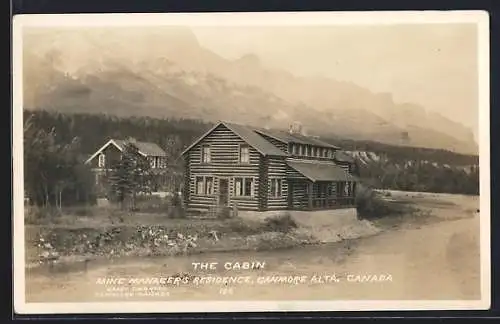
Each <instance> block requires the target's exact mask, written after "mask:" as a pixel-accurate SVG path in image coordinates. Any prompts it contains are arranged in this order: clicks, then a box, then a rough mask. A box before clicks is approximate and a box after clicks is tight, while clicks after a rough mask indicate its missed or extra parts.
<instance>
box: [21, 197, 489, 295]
mask: <svg viewBox="0 0 500 324" xmlns="http://www.w3.org/2000/svg"><path fill="white" fill-rule="evenodd" d="M422 199H423V198H422ZM425 199H427V203H428V206H432V209H433V210H434V211H435V212H436V213H437V214H438V215H441V216H442V218H443V219H446V220H445V221H440V222H434V223H429V224H425V225H421V224H420V225H418V226H408V227H402V228H400V229H398V230H392V231H386V232H384V233H382V234H379V235H377V236H373V237H369V238H365V239H359V240H353V241H344V242H341V243H333V244H325V245H320V246H307V247H301V248H294V249H288V250H277V251H271V252H238V253H232V252H231V253H218V254H203V255H193V256H189V257H171V258H149V259H140V260H139V259H119V260H117V261H109V262H107V263H104V264H103V263H101V264H97V263H96V264H91V265H90V266H89V268H88V269H87V271H81V270H82V269H80V271H71V272H65V273H56V272H50V273H49V272H47V273H30V272H29V271H27V276H26V301H27V302H78V301H95V302H96V301H122V300H187V299H189V300H191V301H192V300H216V299H220V300H299V299H300V300H315V299H317V300H320V299H323V300H325V299H328V300H338V299H344V300H345V299H357V300H359V299H364V300H368V299H370V300H374V299H376V300H384V299H385V300H387V299H403V300H417V299H426V300H429V299H435V300H438V299H441V300H444V299H447V300H452V299H455V300H464V299H479V298H480V260H479V252H480V250H479V214H478V213H476V212H472V211H475V210H476V209H475V206H477V199H476V200H474V199H472V198H471V199H469V198H456V197H454V198H453V199H454V202H450V203H445V204H442V205H440V206H437V205H435V204H434V205H433V203H435V201H436V199H434V201H432V199H431V200H429V199H428V198H425ZM464 199H465V200H464ZM439 200H440V201H443V199H439ZM422 204H424V203H423V202H422ZM429 208H431V207H429ZM193 262H204V263H215V262H217V263H218V264H217V265H216V266H215V267H216V270H194V268H193V265H192V263H193ZM243 262H259V263H260V264H261V265H262V264H263V265H264V266H263V267H261V268H260V269H254V270H242V269H234V268H235V266H236V265H240V266H241V265H243ZM229 264H230V265H231V267H232V268H233V269H232V270H227V269H225V265H226V267H229ZM178 273H188V274H190V275H194V276H205V278H207V276H212V277H211V278H215V277H216V276H219V277H233V278H238V277H245V278H246V277H248V278H247V279H246V281H245V282H244V283H243V282H242V281H243V280H244V279H241V280H242V281H241V282H230V283H229V284H224V283H214V284H208V283H201V282H200V281H198V284H195V283H194V281H193V280H192V277H191V279H190V281H189V282H188V283H182V282H180V283H179V281H177V284H175V285H174V284H173V282H174V281H170V282H163V284H159V285H158V284H156V283H155V281H154V280H158V278H164V279H165V280H167V279H168V277H170V276H174V275H175V274H178ZM277 276H280V277H277ZM302 276H303V277H302ZM325 276H329V277H325ZM290 277H291V278H290ZM294 277H295V279H294ZM104 278H108V279H110V278H114V279H115V280H116V279H119V278H125V279H126V282H128V281H127V280H130V278H135V279H141V278H142V279H143V280H150V282H149V284H144V285H143V287H142V288H138V286H141V285H138V284H136V285H129V284H127V283H125V284H117V282H115V285H103V284H99V283H97V281H98V280H102V279H104ZM155 278H156V279H155ZM332 278H333V279H332ZM226 279H227V278H226ZM375 279H377V280H375ZM214 280H215V279H214ZM227 280H230V279H227ZM233 280H234V281H237V280H240V279H233ZM294 280H295V282H294ZM300 280H303V281H302V282H300ZM363 280H364V282H361V281H363ZM297 281H298V282H297ZM134 287H135V288H134Z"/></svg>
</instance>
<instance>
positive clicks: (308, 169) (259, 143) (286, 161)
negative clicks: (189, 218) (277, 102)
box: [182, 122, 357, 212]
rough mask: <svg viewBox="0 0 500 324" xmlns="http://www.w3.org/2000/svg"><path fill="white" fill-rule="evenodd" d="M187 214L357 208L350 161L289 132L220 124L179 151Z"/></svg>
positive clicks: (298, 132)
mask: <svg viewBox="0 0 500 324" xmlns="http://www.w3.org/2000/svg"><path fill="white" fill-rule="evenodd" d="M182 157H183V158H184V161H185V164H184V165H185V174H184V188H183V196H184V203H185V206H186V207H187V210H188V211H199V212H203V211H210V210H214V209H217V208H220V207H221V206H227V207H236V208H237V209H239V210H252V211H271V210H287V209H288V210H316V209H334V208H351V207H353V206H354V204H355V186H356V181H357V180H356V177H355V176H353V175H352V172H353V168H354V160H353V159H352V158H350V157H349V156H348V155H347V154H345V153H343V152H341V150H340V148H339V147H337V146H334V145H331V144H329V143H326V142H324V141H321V140H320V139H318V138H314V137H310V136H306V135H304V134H303V132H302V130H301V127H300V126H299V127H297V125H296V124H295V125H292V126H291V127H290V130H289V131H277V130H268V129H260V128H255V127H250V126H245V125H239V124H234V123H229V122H218V123H217V124H216V125H215V126H214V127H213V128H211V129H210V130H209V131H208V132H206V133H205V134H203V135H202V136H201V137H200V138H198V139H197V140H196V141H195V142H194V143H192V144H191V145H190V146H189V147H187V148H186V149H185V150H184V151H183V152H182Z"/></svg>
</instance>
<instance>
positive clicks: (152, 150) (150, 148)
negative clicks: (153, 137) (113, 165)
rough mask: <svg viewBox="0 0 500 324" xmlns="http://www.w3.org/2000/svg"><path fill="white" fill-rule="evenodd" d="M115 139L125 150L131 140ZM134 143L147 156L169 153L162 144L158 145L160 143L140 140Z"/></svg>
mask: <svg viewBox="0 0 500 324" xmlns="http://www.w3.org/2000/svg"><path fill="white" fill-rule="evenodd" d="M113 141H114V142H115V143H116V144H117V145H118V146H120V147H121V150H123V149H124V148H125V145H127V143H129V141H127V140H117V139H114V140H113ZM132 144H134V145H135V146H136V147H137V149H138V150H139V152H140V153H142V154H144V155H147V156H167V153H165V151H164V150H163V149H162V148H161V147H160V146H158V144H155V143H151V142H140V141H136V142H133V143H132Z"/></svg>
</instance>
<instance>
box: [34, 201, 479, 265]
mask: <svg viewBox="0 0 500 324" xmlns="http://www.w3.org/2000/svg"><path fill="white" fill-rule="evenodd" d="M382 196H383V197H384V199H386V200H387V201H389V202H390V201H394V202H393V203H397V204H399V205H402V206H411V208H406V209H405V210H406V212H404V213H401V214H395V215H390V216H388V217H380V218H377V219H372V220H367V219H358V218H357V217H356V211H355V210H353V209H350V210H349V209H346V210H334V211H317V212H278V213H270V214H258V215H257V214H256V213H240V215H239V216H238V217H237V218H233V219H227V220H217V219H201V218H188V219H169V218H166V217H165V216H164V215H157V214H131V215H127V216H126V217H123V218H121V219H120V221H116V219H110V218H109V217H107V216H106V214H105V213H103V212H102V211H101V213H99V211H94V212H93V214H92V216H75V215H69V216H67V217H64V216H63V217H61V218H59V219H58V222H57V223H55V224H38V225H29V224H27V225H26V226H25V238H26V240H25V241H26V267H27V268H35V267H38V266H40V265H43V264H50V265H51V266H56V267H57V266H59V267H61V268H68V267H70V266H69V265H68V264H70V263H75V264H77V265H75V266H77V267H79V266H78V264H83V266H85V265H86V263H87V262H89V261H92V260H99V259H116V258H121V257H155V256H177V255H190V254H200V253H211V252H231V251H263V250H274V249H283V248H292V247H297V246H301V245H314V244H321V243H330V242H339V241H343V240H352V239H357V238H362V237H368V236H372V235H376V234H378V233H380V232H383V231H388V230H397V229H400V228H408V227H419V226H423V225H426V224H429V223H433V222H439V221H444V220H449V219H453V218H457V217H458V218H464V217H469V216H471V215H472V216H473V214H474V212H476V210H475V208H474V206H475V204H477V197H471V196H456V195H443V194H421V193H404V192H383V193H382ZM464 202H465V205H464ZM476 208H477V207H476ZM80 266H81V265H80Z"/></svg>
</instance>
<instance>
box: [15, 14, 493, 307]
mask: <svg viewBox="0 0 500 324" xmlns="http://www.w3.org/2000/svg"><path fill="white" fill-rule="evenodd" d="M13 48H14V52H13V59H14V63H13V64H14V66H13V93H14V101H13V125H14V127H13V158H14V171H13V172H14V202H13V203H14V213H13V226H14V231H13V233H14V237H13V242H14V244H13V246H14V307H15V311H16V312H17V313H19V314H60V313H66V314H68V313H148V312H154V313H158V312H161V313H179V312H182V313H189V312H205V313H206V312H265V311H340V310H468V309H488V308H489V307H490V241H489V240H490V207H489V204H490V188H489V183H490V175H489V172H490V166H489V160H490V156H489V140H490V139H489V19H488V14H487V13H485V12H481V11H450V12H438V11H432V12H426V11H419V12H417V11H416V12H309V13H306V12H302V13H293V12H289V13H204V14H91V15H90V14H89V15H87V14H79V15H71V14H64V15H21V16H15V17H14V20H13Z"/></svg>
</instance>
